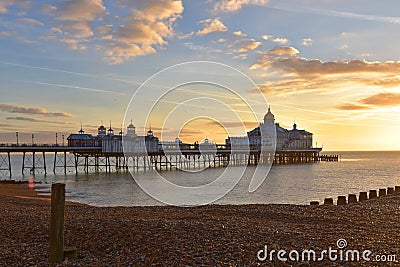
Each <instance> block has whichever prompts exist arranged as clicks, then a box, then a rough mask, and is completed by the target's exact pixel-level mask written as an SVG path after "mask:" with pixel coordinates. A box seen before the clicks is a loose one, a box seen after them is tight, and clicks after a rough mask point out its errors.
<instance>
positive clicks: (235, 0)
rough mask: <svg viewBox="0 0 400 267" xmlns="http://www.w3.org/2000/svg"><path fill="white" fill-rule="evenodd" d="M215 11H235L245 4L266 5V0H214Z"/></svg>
mask: <svg viewBox="0 0 400 267" xmlns="http://www.w3.org/2000/svg"><path fill="white" fill-rule="evenodd" d="M212 2H213V4H214V7H213V10H214V11H215V12H235V11H238V10H239V9H241V8H242V7H244V6H246V5H266V4H267V3H268V0H215V1H212Z"/></svg>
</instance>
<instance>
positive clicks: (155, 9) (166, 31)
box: [104, 0, 183, 64]
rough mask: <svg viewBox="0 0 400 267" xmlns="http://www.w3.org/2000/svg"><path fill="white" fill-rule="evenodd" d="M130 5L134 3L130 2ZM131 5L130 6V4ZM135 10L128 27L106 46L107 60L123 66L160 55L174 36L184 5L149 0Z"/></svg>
mask: <svg viewBox="0 0 400 267" xmlns="http://www.w3.org/2000/svg"><path fill="white" fill-rule="evenodd" d="M129 3H130V2H129ZM129 3H128V4H129ZM141 3H142V4H141V5H135V6H133V7H132V8H133V9H132V11H131V13H132V15H131V16H129V17H128V18H127V19H128V23H127V24H126V25H120V26H119V27H118V28H117V31H116V32H115V33H113V34H112V39H111V40H110V43H109V44H108V45H107V46H104V50H105V53H106V56H105V60H106V61H108V62H110V63H112V64H119V63H122V62H124V61H126V60H129V59H131V58H134V57H137V56H144V55H148V54H155V53H157V47H162V46H165V45H167V44H168V42H167V39H170V38H172V37H173V36H174V23H175V21H176V19H177V18H179V17H180V16H181V14H182V12H183V4H182V1H176V0H162V1H160V0H147V1H143V2H141Z"/></svg>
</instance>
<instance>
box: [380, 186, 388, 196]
mask: <svg viewBox="0 0 400 267" xmlns="http://www.w3.org/2000/svg"><path fill="white" fill-rule="evenodd" d="M384 196H386V188H380V189H379V197H384Z"/></svg>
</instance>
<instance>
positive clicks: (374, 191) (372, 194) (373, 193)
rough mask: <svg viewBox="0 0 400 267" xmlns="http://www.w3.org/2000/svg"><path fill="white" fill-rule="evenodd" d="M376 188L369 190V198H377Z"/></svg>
mask: <svg viewBox="0 0 400 267" xmlns="http://www.w3.org/2000/svg"><path fill="white" fill-rule="evenodd" d="M376 197H377V194H376V190H369V199H372V198H376Z"/></svg>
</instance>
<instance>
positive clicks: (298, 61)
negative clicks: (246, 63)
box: [251, 48, 400, 76]
mask: <svg viewBox="0 0 400 267" xmlns="http://www.w3.org/2000/svg"><path fill="white" fill-rule="evenodd" d="M280 49H283V48H280ZM285 49H287V48H285ZM269 52H270V51H269ZM297 55H298V53H294V54H292V55H291V57H274V58H272V57H271V55H270V54H269V53H265V54H264V55H263V56H262V57H260V58H259V59H258V62H257V63H256V64H254V65H253V66H252V67H251V68H252V69H257V68H263V69H270V68H275V69H279V70H282V71H284V72H287V73H292V74H295V75H299V76H318V75H333V74H346V73H382V74H384V73H387V72H396V73H399V74H400V62H395V61H388V62H368V61H361V60H350V61H329V62H323V61H321V60H319V59H311V60H309V59H306V58H301V57H298V56H297Z"/></svg>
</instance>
